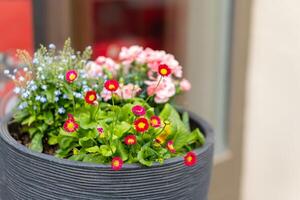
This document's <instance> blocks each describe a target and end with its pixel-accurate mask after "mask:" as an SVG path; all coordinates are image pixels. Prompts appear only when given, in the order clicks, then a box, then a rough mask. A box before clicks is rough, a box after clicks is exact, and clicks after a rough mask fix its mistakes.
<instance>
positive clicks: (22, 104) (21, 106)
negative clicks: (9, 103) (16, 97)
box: [18, 102, 28, 110]
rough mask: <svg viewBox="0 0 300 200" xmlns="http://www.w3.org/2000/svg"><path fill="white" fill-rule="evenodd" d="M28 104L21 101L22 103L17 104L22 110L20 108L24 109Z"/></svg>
mask: <svg viewBox="0 0 300 200" xmlns="http://www.w3.org/2000/svg"><path fill="white" fill-rule="evenodd" d="M27 106H28V104H27V102H23V103H21V104H20V105H19V107H18V108H19V109H20V110H22V109H24V108H26V107H27Z"/></svg>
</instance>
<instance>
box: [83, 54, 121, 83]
mask: <svg viewBox="0 0 300 200" xmlns="http://www.w3.org/2000/svg"><path fill="white" fill-rule="evenodd" d="M118 69H119V65H118V64H117V63H115V61H114V60H112V59H111V58H107V57H104V56H100V57H98V58H97V59H96V61H95V62H93V61H89V62H88V63H87V65H86V66H85V70H86V72H87V74H88V77H90V78H97V77H100V76H104V75H105V72H106V71H107V72H110V73H112V75H113V76H114V75H116V73H117V70H118Z"/></svg>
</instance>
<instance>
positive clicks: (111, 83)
mask: <svg viewBox="0 0 300 200" xmlns="http://www.w3.org/2000/svg"><path fill="white" fill-rule="evenodd" d="M104 87H105V89H107V90H108V91H111V92H115V91H116V90H117V89H118V88H119V83H118V81H116V80H107V81H106V82H105V83H104Z"/></svg>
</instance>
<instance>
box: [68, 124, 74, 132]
mask: <svg viewBox="0 0 300 200" xmlns="http://www.w3.org/2000/svg"><path fill="white" fill-rule="evenodd" d="M67 127H68V129H69V130H72V129H74V123H73V122H70V123H68V125H67Z"/></svg>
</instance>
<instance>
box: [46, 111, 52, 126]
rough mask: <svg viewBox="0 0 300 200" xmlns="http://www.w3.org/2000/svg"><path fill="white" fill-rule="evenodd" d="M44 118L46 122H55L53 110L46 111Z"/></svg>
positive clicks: (50, 123)
mask: <svg viewBox="0 0 300 200" xmlns="http://www.w3.org/2000/svg"><path fill="white" fill-rule="evenodd" d="M44 120H45V123H46V124H48V125H52V124H53V123H54V120H53V114H52V112H50V111H49V112H45V113H44Z"/></svg>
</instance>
